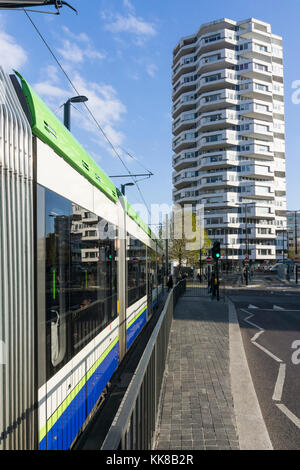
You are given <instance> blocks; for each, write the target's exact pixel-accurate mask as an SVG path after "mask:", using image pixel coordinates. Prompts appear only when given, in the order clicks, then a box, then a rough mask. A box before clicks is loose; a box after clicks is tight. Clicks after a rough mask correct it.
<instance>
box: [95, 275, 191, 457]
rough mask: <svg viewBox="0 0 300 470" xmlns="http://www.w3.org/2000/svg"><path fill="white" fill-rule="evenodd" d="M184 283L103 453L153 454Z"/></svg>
mask: <svg viewBox="0 0 300 470" xmlns="http://www.w3.org/2000/svg"><path fill="white" fill-rule="evenodd" d="M185 287H186V282H185V280H182V281H180V282H179V283H178V284H176V286H175V287H174V288H173V289H172V290H171V291H170V293H169V295H168V298H167V302H166V304H165V307H164V309H163V311H162V313H161V315H160V317H159V320H158V322H157V324H156V326H155V329H154V330H153V333H152V335H151V337H150V340H149V342H148V344H147V347H146V349H145V351H144V354H143V356H142V358H141V360H140V362H139V364H138V366H137V369H136V371H135V374H134V376H133V378H132V380H131V383H130V384H129V387H128V389H127V392H126V394H125V396H124V398H123V400H122V402H121V405H120V407H119V410H118V413H117V415H116V416H115V419H114V421H113V423H112V425H111V427H110V429H109V431H108V434H107V436H106V438H105V441H104V443H103V445H102V447H101V450H151V449H152V448H153V443H154V438H155V429H156V420H157V415H158V406H159V400H160V394H161V387H162V381H163V376H164V370H165V363H166V358H167V351H168V342H169V334H170V329H171V323H172V317H173V311H174V306H175V304H176V302H177V300H178V298H179V297H180V295H182V294H183V293H184V291H185Z"/></svg>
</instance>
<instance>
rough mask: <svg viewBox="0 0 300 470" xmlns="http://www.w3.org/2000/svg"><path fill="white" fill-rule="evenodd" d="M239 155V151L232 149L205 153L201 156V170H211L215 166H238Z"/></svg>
mask: <svg viewBox="0 0 300 470" xmlns="http://www.w3.org/2000/svg"><path fill="white" fill-rule="evenodd" d="M206 155H209V156H206ZM237 155H238V154H237V152H230V151H223V152H216V153H215V154H214V153H213V154H204V155H202V156H201V160H200V165H199V167H200V169H201V170H204V169H207V170H210V169H214V168H226V167H232V166H238V165H239V160H238V159H237V158H236V157H237Z"/></svg>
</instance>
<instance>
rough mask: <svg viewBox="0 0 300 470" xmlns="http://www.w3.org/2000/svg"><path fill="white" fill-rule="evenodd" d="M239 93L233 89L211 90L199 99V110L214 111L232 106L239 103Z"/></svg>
mask: <svg viewBox="0 0 300 470" xmlns="http://www.w3.org/2000/svg"><path fill="white" fill-rule="evenodd" d="M238 102H239V101H238V95H237V93H236V92H234V91H231V90H220V91H219V92H209V93H205V94H204V95H203V96H201V98H200V100H199V101H198V104H197V107H196V110H197V112H201V113H204V112H206V111H214V110H217V109H224V108H231V107H233V106H236V105H237V104H238Z"/></svg>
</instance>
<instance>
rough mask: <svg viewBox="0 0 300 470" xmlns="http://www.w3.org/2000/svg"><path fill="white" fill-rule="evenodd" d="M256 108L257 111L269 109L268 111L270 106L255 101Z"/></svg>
mask: <svg viewBox="0 0 300 470" xmlns="http://www.w3.org/2000/svg"><path fill="white" fill-rule="evenodd" d="M255 110H256V111H263V112H265V111H267V112H268V111H269V106H267V105H264V104H258V103H255Z"/></svg>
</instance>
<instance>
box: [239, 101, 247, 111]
mask: <svg viewBox="0 0 300 470" xmlns="http://www.w3.org/2000/svg"><path fill="white" fill-rule="evenodd" d="M248 109H249V103H243V104H240V111H247V110H248Z"/></svg>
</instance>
